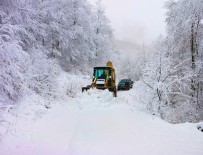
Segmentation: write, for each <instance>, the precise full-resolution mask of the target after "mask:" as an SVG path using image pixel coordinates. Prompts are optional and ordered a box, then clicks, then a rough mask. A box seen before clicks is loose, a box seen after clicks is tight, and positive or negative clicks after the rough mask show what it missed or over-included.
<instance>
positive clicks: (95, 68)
mask: <svg viewBox="0 0 203 155" xmlns="http://www.w3.org/2000/svg"><path fill="white" fill-rule="evenodd" d="M94 69H113V68H112V67H94Z"/></svg>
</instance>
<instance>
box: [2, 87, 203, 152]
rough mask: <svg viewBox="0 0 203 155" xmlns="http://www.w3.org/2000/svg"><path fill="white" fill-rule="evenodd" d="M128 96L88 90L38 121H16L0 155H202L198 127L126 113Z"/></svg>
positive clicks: (201, 135) (131, 110)
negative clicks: (13, 132)
mask: <svg viewBox="0 0 203 155" xmlns="http://www.w3.org/2000/svg"><path fill="white" fill-rule="evenodd" d="M128 93H129V92H119V93H118V97H117V98H113V97H112V94H111V93H110V92H108V91H100V90H90V91H88V92H85V93H83V94H82V93H80V94H78V96H77V97H76V98H69V100H68V101H67V103H66V102H64V103H63V104H60V105H56V106H55V107H52V108H51V109H50V110H49V111H48V112H47V114H46V115H45V116H44V117H43V118H41V119H37V120H35V121H31V120H26V119H20V120H18V122H17V123H16V129H17V130H18V132H17V134H8V135H7V137H6V138H4V139H3V141H2V142H1V144H0V155H203V133H202V132H201V131H200V130H198V129H197V125H198V124H189V123H186V124H180V125H172V124H169V123H166V122H165V121H163V120H161V119H159V118H157V117H153V116H151V115H148V114H146V113H144V112H141V111H139V110H137V109H136V108H131V106H130V104H129V103H128V102H129V101H130V100H129V101H128V99H127V98H126V97H125V96H127V94H128ZM19 129H20V130H19Z"/></svg>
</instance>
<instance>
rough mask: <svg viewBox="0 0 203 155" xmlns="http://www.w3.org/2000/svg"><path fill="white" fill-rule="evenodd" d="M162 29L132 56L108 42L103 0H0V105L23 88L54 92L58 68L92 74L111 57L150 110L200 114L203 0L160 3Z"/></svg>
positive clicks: (188, 117) (170, 115) (188, 116)
mask: <svg viewBox="0 0 203 155" xmlns="http://www.w3.org/2000/svg"><path fill="white" fill-rule="evenodd" d="M165 8H166V9H167V12H166V23H167V27H166V31H167V34H166V36H164V37H159V38H157V40H156V41H154V43H153V45H152V46H150V47H145V48H144V49H142V48H140V52H139V55H135V56H134V57H133V60H130V59H123V58H122V54H120V55H119V54H115V51H114V49H112V42H113V30H112V28H111V26H110V24H109V20H108V19H107V17H106V16H105V11H104V7H103V6H102V4H101V0H98V1H97V3H96V5H95V6H92V5H90V4H89V2H88V1H87V0H14V1H13V0H0V106H5V105H9V104H15V103H16V102H17V101H18V100H19V99H20V98H21V97H23V95H24V94H26V93H37V94H39V95H40V96H42V97H44V98H54V97H55V95H56V94H57V93H56V89H55V87H56V80H57V76H58V74H59V73H60V71H61V70H64V71H66V72H71V73H72V74H78V73H82V74H87V73H90V71H91V69H92V66H95V65H98V64H104V63H105V62H106V61H107V60H112V61H113V62H115V64H118V67H117V70H120V73H123V74H125V76H128V77H130V78H132V79H134V80H136V82H135V85H134V90H133V91H134V94H135V95H134V96H135V98H136V99H137V100H138V101H139V103H140V104H142V105H145V108H146V110H147V111H148V112H150V113H152V114H154V115H159V116H160V117H161V118H163V119H165V120H167V121H169V122H171V123H180V122H186V121H190V122H196V121H200V120H203V2H202V1H201V0H178V1H172V0H169V1H168V2H166V3H165Z"/></svg>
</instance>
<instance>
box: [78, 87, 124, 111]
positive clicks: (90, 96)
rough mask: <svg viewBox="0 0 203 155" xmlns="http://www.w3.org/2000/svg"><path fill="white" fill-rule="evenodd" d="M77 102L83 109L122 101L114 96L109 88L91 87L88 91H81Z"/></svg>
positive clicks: (106, 105) (107, 105)
mask: <svg viewBox="0 0 203 155" xmlns="http://www.w3.org/2000/svg"><path fill="white" fill-rule="evenodd" d="M75 103H76V105H77V106H78V107H79V108H80V109H83V108H98V107H109V106H112V105H115V104H119V103H121V102H120V100H118V99H117V98H115V97H113V94H112V92H109V91H108V90H98V89H89V90H88V91H84V92H83V93H79V95H78V97H77V98H76V101H75Z"/></svg>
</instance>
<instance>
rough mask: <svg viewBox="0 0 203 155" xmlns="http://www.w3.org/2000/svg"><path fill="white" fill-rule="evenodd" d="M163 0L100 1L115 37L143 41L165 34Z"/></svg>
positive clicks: (149, 40)
mask: <svg viewBox="0 0 203 155" xmlns="http://www.w3.org/2000/svg"><path fill="white" fill-rule="evenodd" d="M90 1H91V2H94V1H96V0H90ZM165 1H166V0H156V1H149V0H102V3H103V5H104V6H105V8H106V15H107V17H108V18H109V19H110V21H111V25H112V28H113V29H114V36H115V39H118V40H124V41H129V42H136V43H143V42H151V41H152V40H154V39H156V38H157V37H158V36H159V35H160V34H163V35H164V34H165V16H164V14H165V10H164V2H165Z"/></svg>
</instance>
